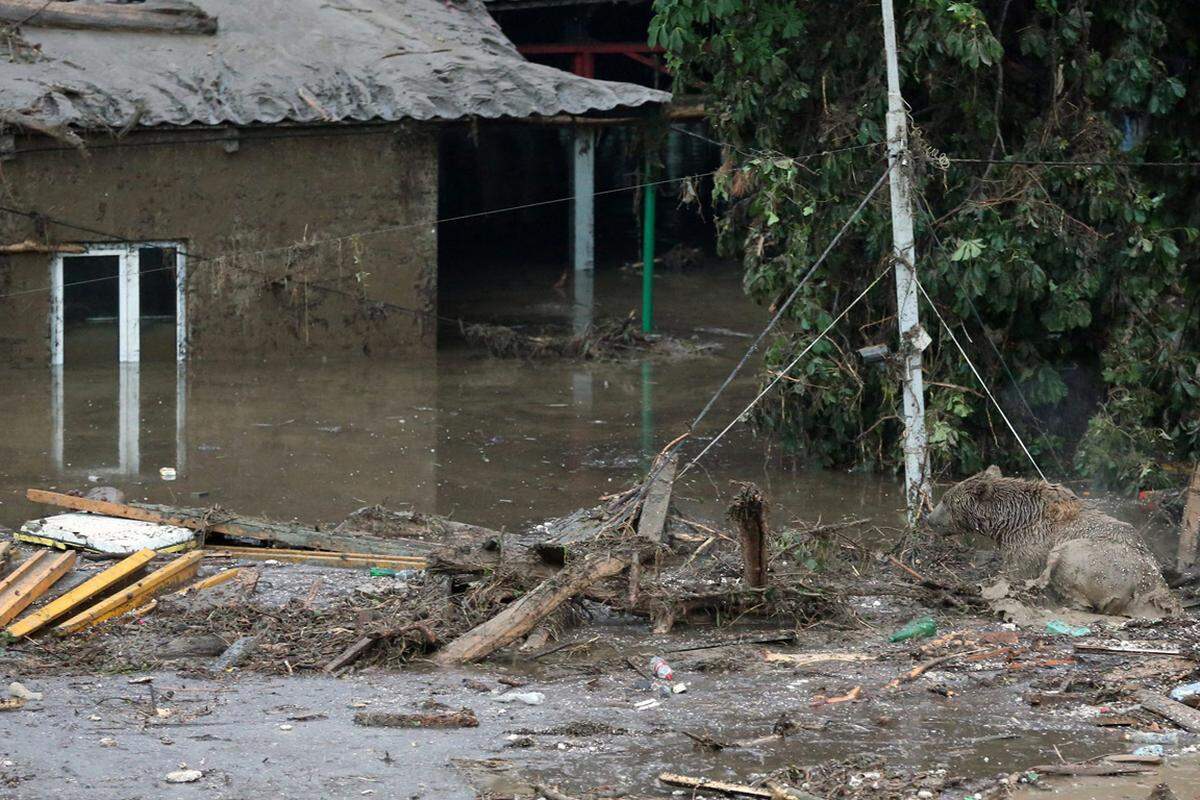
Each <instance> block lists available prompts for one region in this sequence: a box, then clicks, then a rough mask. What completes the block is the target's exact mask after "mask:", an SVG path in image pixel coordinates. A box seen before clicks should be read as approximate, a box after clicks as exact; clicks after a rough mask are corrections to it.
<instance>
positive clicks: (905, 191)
mask: <svg viewBox="0 0 1200 800" xmlns="http://www.w3.org/2000/svg"><path fill="white" fill-rule="evenodd" d="M880 3H881V5H882V7H883V43H884V51H885V53H886V57H887V83H888V111H887V138H888V141H887V146H888V169H889V172H890V175H889V179H888V183H889V184H890V189H891V199H892V253H893V256H894V260H895V263H894V269H895V270H896V312H897V317H898V319H899V327H900V358H901V364H902V365H903V369H904V373H903V381H904V496H905V500H906V502H907V506H908V521H909V523H910V524H915V523H916V522H917V521H918V519H919V518H920V515H921V511H922V509H923V508H924V507H925V506H926V504H927V503H928V502H929V497H930V495H929V469H928V467H929V454H928V449H927V437H926V434H925V387H924V381H923V378H922V375H921V351H923V350H924V349H925V348H926V347H927V346H928V345H929V334H927V333H926V332H925V329H924V328H922V327H921V320H920V318H919V316H918V310H917V284H916V279H915V274H914V270H915V269H916V263H917V258H916V248H915V247H914V245H913V218H912V186H911V184H910V178H911V169H912V162H911V159H910V157H909V153H908V112H907V111H906V110H905V107H904V98H903V97H902V96H901V94H900V65H899V58H898V56H897V54H896V17H895V13H894V12H893V10H892V0H880Z"/></svg>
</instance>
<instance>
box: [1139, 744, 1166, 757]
mask: <svg viewBox="0 0 1200 800" xmlns="http://www.w3.org/2000/svg"><path fill="white" fill-rule="evenodd" d="M1133 754H1134V755H1135V756H1161V755H1162V754H1163V746H1162V745H1161V744H1144V745H1142V746H1141V747H1139V748H1138V749H1136V750H1134V751H1133Z"/></svg>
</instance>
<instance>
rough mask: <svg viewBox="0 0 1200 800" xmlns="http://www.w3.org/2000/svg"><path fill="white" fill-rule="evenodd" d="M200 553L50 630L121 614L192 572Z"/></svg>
mask: <svg viewBox="0 0 1200 800" xmlns="http://www.w3.org/2000/svg"><path fill="white" fill-rule="evenodd" d="M203 558H204V553H202V552H200V551H194V552H191V553H188V554H187V555H184V556H180V557H179V558H177V559H175V560H174V561H172V562H171V563H169V564H167V565H166V566H164V567H161V568H159V569H157V570H155V571H154V572H151V573H150V574H149V575H147V576H146V577H144V578H142V579H141V580H140V581H138V582H137V583H135V584H132V585H131V586H128V587H126V588H124V589H122V590H121V591H119V592H117V593H116V594H114V595H111V596H109V597H106V598H105V599H103V600H101V601H100V602H99V603H96V604H95V605H93V606H92V607H90V608H88V609H85V610H84V611H81V612H79V613H78V614H76V615H75V616H73V617H71V618H70V619H68V620H67V621H66V622H63V623H61V624H60V625H59V626H58V627H56V628H55V629H54V630H55V632H56V633H58V634H68V633H75V632H76V631H81V630H83V629H84V628H87V627H90V626H92V625H95V624H96V623H98V622H103V621H104V620H106V619H111V618H112V617H115V616H119V615H121V614H124V613H125V612H126V611H132V610H134V609H135V608H139V607H140V606H142V605H144V604H145V603H146V601H147V600H149V599H150V598H151V597H153V596H154V595H156V594H158V593H160V592H163V591H166V590H167V589H170V588H172V587H174V586H178V585H179V584H181V583H184V582H185V581H189V580H191V579H192V578H194V577H195V576H196V571H197V570H198V569H199V568H200V561H201V560H202V559H203Z"/></svg>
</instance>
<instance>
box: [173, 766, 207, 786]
mask: <svg viewBox="0 0 1200 800" xmlns="http://www.w3.org/2000/svg"><path fill="white" fill-rule="evenodd" d="M203 777H204V773H203V772H201V771H200V770H198V769H177V770H175V771H174V772H168V773H167V774H166V778H165V780H166V781H167V783H195V782H196V781H198V780H200V779H201V778H203Z"/></svg>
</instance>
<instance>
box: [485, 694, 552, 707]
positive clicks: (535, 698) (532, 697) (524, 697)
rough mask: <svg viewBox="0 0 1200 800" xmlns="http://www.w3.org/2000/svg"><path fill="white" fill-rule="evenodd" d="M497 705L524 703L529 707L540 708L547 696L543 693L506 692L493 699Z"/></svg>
mask: <svg viewBox="0 0 1200 800" xmlns="http://www.w3.org/2000/svg"><path fill="white" fill-rule="evenodd" d="M492 699H493V700H495V701H496V702H497V703H524V704H525V705H527V706H540V705H541V704H542V703H544V702H546V695H544V694H542V693H541V692H506V693H505V694H498V695H496V696H495V697H493V698H492Z"/></svg>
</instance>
